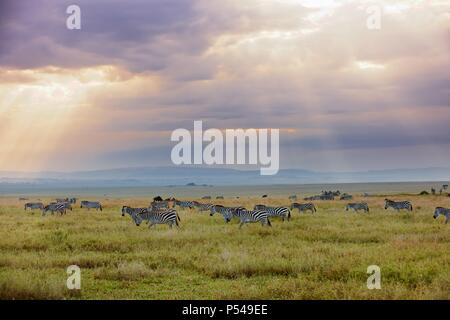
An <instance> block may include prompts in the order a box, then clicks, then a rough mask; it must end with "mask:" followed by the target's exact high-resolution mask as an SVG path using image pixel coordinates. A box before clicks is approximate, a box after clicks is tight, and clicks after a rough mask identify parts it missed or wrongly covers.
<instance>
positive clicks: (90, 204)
mask: <svg viewBox="0 0 450 320" xmlns="http://www.w3.org/2000/svg"><path fill="white" fill-rule="evenodd" d="M80 208H87V209H88V210H89V209H97V211H98V210H100V211H103V207H102V205H101V204H100V202H98V201H81V205H80Z"/></svg>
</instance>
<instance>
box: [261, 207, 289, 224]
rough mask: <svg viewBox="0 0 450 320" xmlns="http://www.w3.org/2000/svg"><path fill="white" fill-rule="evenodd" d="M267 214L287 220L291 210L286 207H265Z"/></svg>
mask: <svg viewBox="0 0 450 320" xmlns="http://www.w3.org/2000/svg"><path fill="white" fill-rule="evenodd" d="M264 210H265V211H267V213H268V214H269V217H281V219H282V220H283V221H284V220H286V219H287V221H289V220H290V219H291V211H290V210H289V208H286V207H266V208H265V209H264Z"/></svg>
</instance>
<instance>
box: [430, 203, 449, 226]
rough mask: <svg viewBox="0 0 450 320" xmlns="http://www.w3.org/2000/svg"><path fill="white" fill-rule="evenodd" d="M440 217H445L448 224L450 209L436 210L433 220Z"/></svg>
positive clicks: (438, 208)
mask: <svg viewBox="0 0 450 320" xmlns="http://www.w3.org/2000/svg"><path fill="white" fill-rule="evenodd" d="M439 215H443V216H445V223H447V222H448V219H450V209H447V208H443V207H436V209H435V210H434V215H433V218H435V219H437V217H439Z"/></svg>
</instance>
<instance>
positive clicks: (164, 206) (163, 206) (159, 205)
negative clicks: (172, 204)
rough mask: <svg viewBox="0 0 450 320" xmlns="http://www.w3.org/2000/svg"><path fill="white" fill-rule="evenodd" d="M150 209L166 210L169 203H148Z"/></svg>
mask: <svg viewBox="0 0 450 320" xmlns="http://www.w3.org/2000/svg"><path fill="white" fill-rule="evenodd" d="M150 208H152V209H154V210H159V209H168V208H169V201H153V202H152V203H150Z"/></svg>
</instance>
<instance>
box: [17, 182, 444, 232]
mask: <svg viewBox="0 0 450 320" xmlns="http://www.w3.org/2000/svg"><path fill="white" fill-rule="evenodd" d="M335 195H340V196H341V199H342V196H345V195H347V194H345V193H344V194H342V195H341V194H340V193H339V191H337V192H331V191H329V192H322V195H321V197H322V199H324V197H325V198H328V197H334V196H335ZM348 196H349V195H348ZM289 199H290V200H294V199H295V198H294V197H293V196H290V197H289ZM305 199H308V198H305ZM348 199H351V197H349V198H348ZM76 202H77V199H76V198H65V199H56V201H55V202H51V203H49V204H48V205H44V204H43V203H42V202H28V203H26V204H25V206H24V210H27V209H30V210H36V209H39V210H41V211H42V215H43V216H44V215H46V214H47V213H49V212H50V213H51V214H54V213H55V212H57V213H60V214H61V215H63V214H66V211H67V210H71V211H72V210H73V207H72V205H73V204H75V203H76ZM80 208H86V209H88V210H90V209H96V210H97V211H98V210H100V211H102V210H103V207H102V205H101V203H100V202H98V201H81V202H80ZM177 208H179V209H182V210H183V209H197V210H198V211H199V212H209V213H210V216H213V215H214V214H216V213H218V214H220V215H222V217H223V219H224V221H225V222H226V223H228V222H230V221H232V220H233V219H234V218H236V219H237V220H239V221H240V225H239V227H240V228H241V227H242V226H243V225H244V224H246V223H254V222H259V223H261V224H262V225H266V226H271V222H270V218H274V217H278V218H281V220H282V221H286V220H287V221H289V220H290V219H291V211H292V210H294V209H297V210H298V211H299V212H300V213H302V212H303V213H305V212H308V211H310V212H311V213H315V212H317V208H316V206H315V205H314V203H312V202H308V203H298V202H293V203H291V205H290V206H289V207H283V206H280V207H270V206H266V205H264V204H257V205H255V206H254V208H253V209H252V210H248V209H246V208H245V207H241V206H238V207H226V206H223V205H219V204H211V203H201V202H198V201H181V200H177V199H175V198H168V199H165V200H163V199H161V198H160V197H159V198H155V199H154V201H152V202H151V203H150V205H149V207H145V208H132V207H129V206H123V207H122V216H124V215H125V214H128V215H129V216H130V217H131V218H132V220H133V221H134V222H135V224H136V225H138V226H139V225H140V224H141V223H142V222H143V221H146V222H147V223H148V224H149V227H152V226H154V225H156V224H167V225H169V226H170V227H171V228H172V227H173V226H176V227H179V223H178V222H179V221H180V217H179V215H178V213H177V211H176V209H177ZM389 208H392V209H394V210H396V211H397V212H399V211H400V210H407V211H413V206H412V204H411V202H410V201H393V200H390V199H384V209H385V210H387V209H389ZM350 210H353V211H355V212H359V211H364V212H366V213H368V212H369V205H368V204H367V203H366V202H359V203H348V204H347V205H346V206H345V211H350ZM440 215H443V216H445V223H447V222H448V220H449V219H450V209H447V208H443V207H437V208H436V209H435V212H434V216H433V217H434V218H435V219H436V218H438V217H439V216H440Z"/></svg>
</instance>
